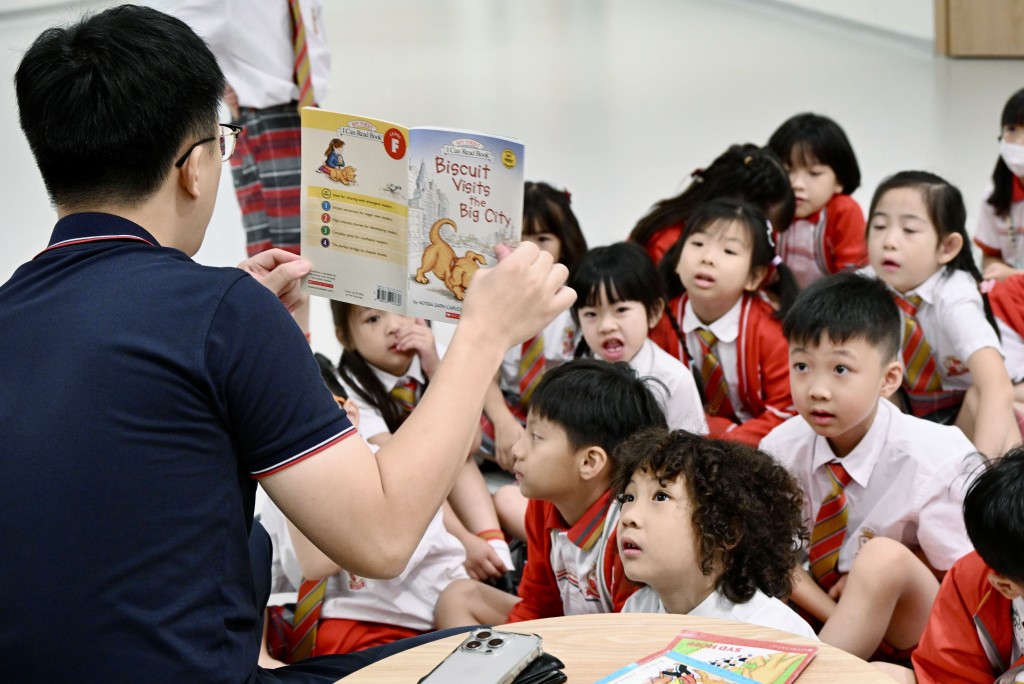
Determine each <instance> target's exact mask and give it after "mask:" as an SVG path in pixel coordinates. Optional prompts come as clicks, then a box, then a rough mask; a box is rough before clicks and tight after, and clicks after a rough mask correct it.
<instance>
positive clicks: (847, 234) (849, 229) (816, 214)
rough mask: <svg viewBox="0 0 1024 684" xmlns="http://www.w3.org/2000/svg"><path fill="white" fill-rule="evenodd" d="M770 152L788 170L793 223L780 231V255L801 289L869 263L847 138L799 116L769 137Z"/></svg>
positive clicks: (819, 120)
mask: <svg viewBox="0 0 1024 684" xmlns="http://www.w3.org/2000/svg"><path fill="white" fill-rule="evenodd" d="M768 147H769V148H771V150H772V151H773V152H775V154H777V155H778V156H779V158H780V159H781V160H782V161H783V163H784V164H785V165H786V171H788V172H789V182H790V183H791V184H792V186H793V195H794V196H795V199H796V211H795V219H794V221H793V223H792V224H791V225H790V226H788V227H787V226H777V227H778V229H779V247H778V253H779V256H780V257H782V260H783V261H784V262H785V263H786V265H787V266H789V268H790V270H791V271H793V276H794V277H795V278H796V282H797V283H798V284H799V285H800V287H807V286H808V285H810V284H811V283H813V282H814V281H815V280H817V279H818V278H821V277H824V276H826V275H829V274H830V273H838V272H839V271H842V270H847V269H855V268H860V267H861V266H864V265H865V264H867V262H868V249H867V244H866V243H865V241H864V212H863V211H862V210H861V208H860V206H859V205H858V204H857V202H856V201H855V200H854V199H853V198H852V197H850V195H852V194H853V191H854V190H856V189H857V186H859V185H860V167H859V166H858V165H857V156H856V155H855V154H854V153H853V147H851V146H850V141H849V140H848V139H847V138H846V133H844V132H843V129H842V128H840V126H839V124H837V123H836V122H835V121H833V120H832V119H830V118H828V117H826V116H821V115H820V114H810V113H805V114H797V115H796V116H794V117H791V118H790V119H788V120H786V122H785V123H783V124H782V125H781V126H779V127H778V129H776V131H775V132H774V133H772V137H771V139H770V140H768Z"/></svg>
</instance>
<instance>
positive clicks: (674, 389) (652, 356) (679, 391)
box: [629, 339, 708, 435]
mask: <svg viewBox="0 0 1024 684" xmlns="http://www.w3.org/2000/svg"><path fill="white" fill-rule="evenodd" d="M629 365H630V367H632V368H633V370H635V371H636V374H637V375H638V376H639V377H640V379H641V380H643V381H644V384H645V385H647V388H648V389H649V390H650V391H651V393H652V394H653V395H654V396H655V398H656V399H657V400H658V403H659V404H660V405H661V408H662V410H663V411H664V412H665V418H666V420H667V421H668V427H669V429H671V430H686V431H688V432H692V433H694V434H696V435H706V434H707V433H708V424H707V421H706V420H705V419H704V406H703V405H702V404H701V401H700V391H699V390H698V389H697V381H696V380H694V379H693V373H691V372H690V369H689V368H687V367H686V366H684V365H683V363H682V362H681V361H680V360H679V359H677V358H675V357H674V356H672V355H671V354H669V353H668V352H666V351H665V350H664V349H662V348H661V347H659V346H658V345H656V344H654V342H652V341H651V340H649V339H648V340H644V343H643V345H642V346H641V347H640V351H638V352H637V353H636V356H634V357H633V358H632V359H630V361H629Z"/></svg>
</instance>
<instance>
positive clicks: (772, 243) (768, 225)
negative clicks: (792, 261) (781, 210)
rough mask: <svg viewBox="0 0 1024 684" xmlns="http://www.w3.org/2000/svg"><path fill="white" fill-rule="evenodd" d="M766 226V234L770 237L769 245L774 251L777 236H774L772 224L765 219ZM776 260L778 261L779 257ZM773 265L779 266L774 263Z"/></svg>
mask: <svg viewBox="0 0 1024 684" xmlns="http://www.w3.org/2000/svg"><path fill="white" fill-rule="evenodd" d="M764 225H765V233H766V234H767V235H768V244H769V245H770V246H771V248H772V249H775V234H774V231H773V229H772V222H771V221H769V220H767V219H765V222H764ZM775 258H776V259H778V257H775ZM772 265H773V266H778V264H776V263H773V264H772Z"/></svg>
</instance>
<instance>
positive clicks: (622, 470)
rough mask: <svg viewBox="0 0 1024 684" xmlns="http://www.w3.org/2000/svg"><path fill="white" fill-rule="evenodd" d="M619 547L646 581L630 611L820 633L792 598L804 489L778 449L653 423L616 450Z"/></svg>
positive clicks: (629, 573)
mask: <svg viewBox="0 0 1024 684" xmlns="http://www.w3.org/2000/svg"><path fill="white" fill-rule="evenodd" d="M615 455H616V464H615V476H614V479H613V481H612V487H613V489H614V490H615V491H617V492H618V496H619V502H620V503H621V505H622V512H621V513H620V514H619V531H618V536H619V555H620V556H621V557H622V569H623V570H624V571H625V573H626V577H628V578H629V579H631V580H633V581H634V582H642V583H644V584H646V585H647V586H645V587H643V588H641V589H639V590H638V591H637V592H636V593H635V594H633V595H632V596H630V597H629V600H628V601H626V605H625V606H624V607H623V609H622V612H624V613H680V614H684V615H698V616H701V617H716V618H725V619H728V620H738V621H740V622H748V623H751V624H755V625H763V626H765V627H771V628H774V629H781V630H784V631H787V632H793V633H795V634H799V635H801V636H806V637H810V638H812V639H813V638H816V637H815V635H814V630H812V629H811V626H810V625H808V624H807V622H805V621H804V620H803V618H801V617H800V616H799V615H797V614H796V613H795V612H794V611H793V610H792V609H791V608H790V607H789V606H787V605H786V604H785V603H783V602H782V601H780V600H779V599H778V598H776V597H782V598H786V597H788V596H789V593H790V590H791V589H792V580H793V567H794V566H795V565H796V562H797V558H798V555H799V553H800V546H799V540H800V539H801V538H806V536H807V530H806V529H805V528H804V527H803V523H802V522H801V521H802V519H803V511H802V509H801V502H802V500H803V492H802V491H801V490H800V485H799V484H797V482H796V480H794V479H793V477H792V476H791V475H790V474H789V473H788V472H786V469H785V468H783V467H782V466H780V465H779V464H778V463H776V462H775V461H774V460H773V459H772V458H771V457H770V456H768V455H767V454H764V453H762V452H760V451H757V450H756V449H753V448H752V447H749V446H746V445H744V444H740V443H738V442H727V441H723V440H712V439H708V438H707V437H700V436H698V435H694V434H691V433H689V432H686V431H684V430H676V431H675V432H671V433H665V432H664V431H663V430H657V429H654V430H645V431H643V432H640V433H637V434H635V435H633V436H632V437H630V438H629V439H628V440H626V441H625V442H624V443H623V444H622V446H621V447H619V449H618V451H617V452H616V454H615Z"/></svg>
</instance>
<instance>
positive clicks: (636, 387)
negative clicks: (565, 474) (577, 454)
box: [530, 359, 668, 456]
mask: <svg viewBox="0 0 1024 684" xmlns="http://www.w3.org/2000/svg"><path fill="white" fill-rule="evenodd" d="M530 411H531V412H532V413H535V414H536V415H538V416H539V417H541V418H544V419H545V420H548V421H551V422H552V423H555V424H557V425H558V426H560V427H561V428H562V429H563V430H565V434H566V438H567V439H568V441H569V446H570V447H572V449H573V450H578V449H582V448H584V447H588V446H599V447H601V448H602V449H604V450H605V452H606V453H607V454H608V455H609V456H610V455H612V452H613V451H614V450H615V447H617V446H618V445H619V444H621V443H622V442H623V441H625V439H626V438H627V437H629V436H630V435H632V434H633V433H634V432H637V431H638V430H642V429H644V428H647V427H661V428H666V429H667V427H668V425H667V423H666V421H665V413H664V412H663V411H662V409H661V406H660V405H659V404H658V400H657V399H656V398H655V397H654V395H653V394H651V392H650V390H649V389H647V385H646V384H644V381H643V380H641V379H640V378H638V377H637V375H636V373H635V372H634V371H633V369H632V368H631V367H630V366H629V364H626V363H608V362H606V361H601V360H598V359H576V360H575V361H572V362H570V363H566V364H562V365H561V366H556V367H555V368H552V369H551V370H549V371H547V372H546V373H545V374H544V377H543V378H542V379H541V381H540V382H539V383H538V384H537V388H536V389H535V390H534V392H533V395H532V397H531V398H530Z"/></svg>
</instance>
